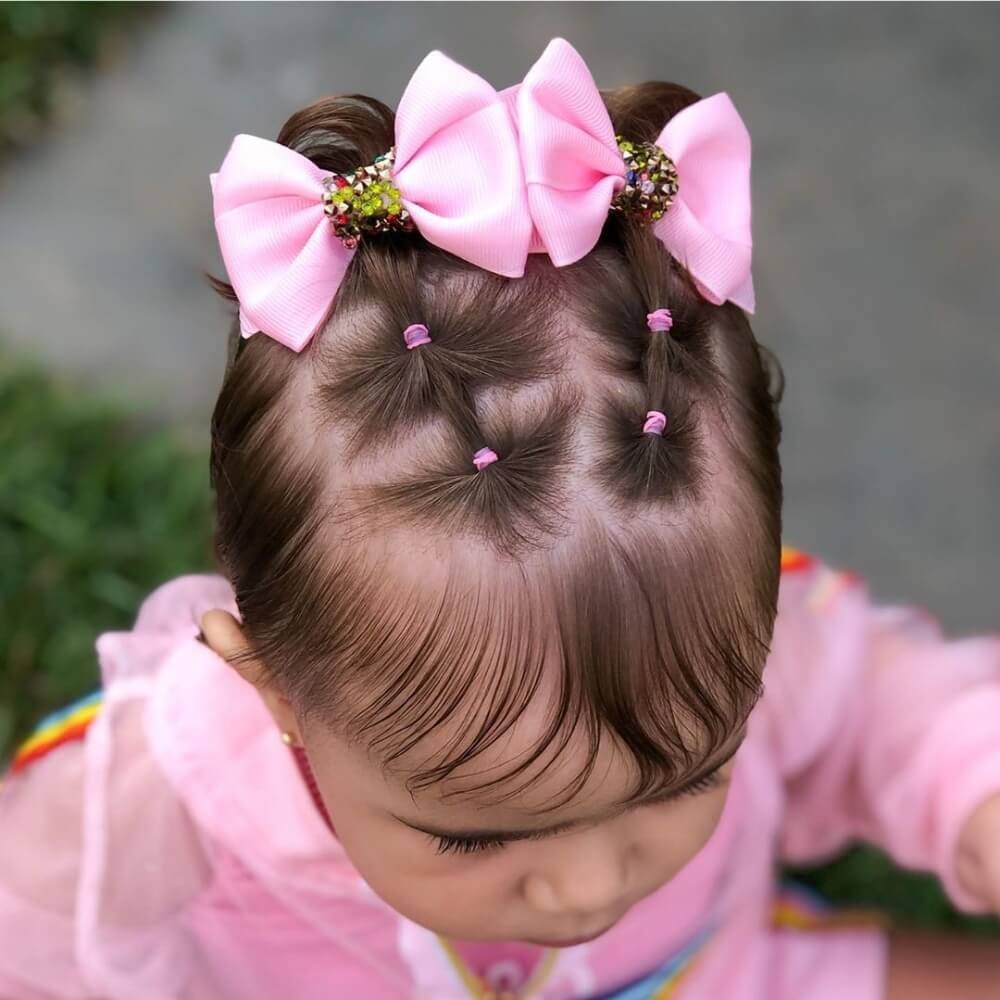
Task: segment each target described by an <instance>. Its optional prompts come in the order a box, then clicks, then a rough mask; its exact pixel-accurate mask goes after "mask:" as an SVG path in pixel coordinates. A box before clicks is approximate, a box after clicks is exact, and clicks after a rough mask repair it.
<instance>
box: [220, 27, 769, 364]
mask: <svg viewBox="0 0 1000 1000" xmlns="http://www.w3.org/2000/svg"><path fill="white" fill-rule="evenodd" d="M394 139H395V141H394V144H393V146H392V148H391V149H388V150H386V151H385V152H384V153H383V154H382V155H381V156H379V157H378V158H377V159H376V160H375V161H374V162H373V163H370V164H364V165H359V166H358V167H356V168H355V169H353V170H352V171H350V172H348V173H344V174H330V173H329V172H328V171H324V170H321V169H320V168H319V167H317V166H316V165H315V164H314V163H313V162H312V161H311V160H309V159H308V158H307V157H305V156H303V155H301V154H300V153H297V152H295V151H294V150H292V149H289V148H288V147H287V146H282V145H280V144H278V143H276V142H271V141H270V140H267V139H260V138H257V137H255V136H251V135H238V136H237V137H236V138H235V139H234V140H233V143H232V146H231V147H230V149H229V152H228V153H227V155H226V157H225V159H224V160H223V162H222V166H221V167H220V168H219V171H218V173H216V174H212V176H211V181H212V192H213V205H214V215H215V227H216V232H217V233H218V237H219V245H220V248H221V250H222V257H223V260H224V261H225V265H226V270H227V272H228V274H229V279H230V282H231V283H232V285H233V289H234V290H235V292H236V295H237V297H238V299H239V302H240V328H241V330H242V332H243V335H244V336H247V337H249V336H250V335H251V334H253V333H256V332H258V331H261V332H263V333H265V334H267V335H268V336H270V337H273V338H274V339H275V340H278V341H280V342H281V343H282V344H285V345H286V346H287V347H290V348H291V349H292V350H294V351H301V350H302V349H303V348H304V347H305V346H306V344H308V343H309V341H310V340H311V339H312V337H313V336H314V335H315V333H316V331H317V330H318V329H319V327H320V326H321V325H322V323H323V321H324V319H325V318H326V316H327V314H328V313H329V310H330V306H331V304H332V302H333V298H334V296H335V295H336V292H337V289H338V287H339V286H340V282H341V281H342V280H343V277H344V274H345V272H346V270H347V267H348V265H349V264H350V262H351V258H352V256H353V254H354V252H355V249H356V247H357V245H358V242H359V241H360V240H363V239H369V238H377V237H378V236H380V235H381V234H384V233H389V232H392V231H406V230H417V231H418V232H419V233H420V234H421V236H423V237H424V238H425V239H426V240H427V241H428V242H429V243H433V244H434V245H435V246H438V247H441V248H442V249H444V250H447V251H449V252H450V253H453V254H455V255H456V256H457V257H460V258H462V259H463V260H467V261H469V262H470V263H472V264H474V265H475V266H477V267H481V268H483V269H484V270H487V271H492V272H494V273H496V274H501V275H505V276H507V277H511V278H517V277H520V276H521V275H523V274H524V267H525V263H526V261H527V257H528V254H530V253H546V254H548V256H549V258H550V259H551V260H552V262H553V264H554V265H555V266H556V267H564V266H565V265H567V264H572V263H573V262H575V261H577V260H580V258H582V257H584V256H586V254H588V253H589V252H590V251H591V250H592V249H593V247H594V246H595V245H596V243H597V241H598V239H599V238H600V234H601V229H602V228H603V226H604V223H605V221H606V220H607V217H608V213H609V212H623V213H628V214H630V215H632V216H633V217H635V218H638V219H639V220H641V221H643V222H645V223H647V224H649V225H651V226H652V227H653V232H654V233H655V234H656V236H657V237H658V238H659V239H660V240H661V242H662V243H663V245H664V246H665V247H666V248H667V250H668V251H669V252H670V253H671V254H672V255H673V257H674V258H675V259H676V260H677V261H679V262H680V263H681V264H682V265H683V266H684V267H685V268H686V269H687V271H688V273H689V274H690V275H691V277H692V279H693V280H694V282H695V285H696V286H697V288H698V290H699V292H700V293H701V294H702V295H703V296H704V297H705V298H706V299H708V300H709V301H711V302H713V303H716V304H720V303H722V302H725V301H727V300H728V301H731V302H734V303H736V304H737V305H738V306H740V307H742V308H743V309H746V310H747V311H748V312H752V311H753V308H754V294H753V283H752V279H751V274H750V263H751V235H750V136H749V134H748V133H747V130H746V127H745V125H744V124H743V121H742V119H741V118H740V116H739V113H738V112H737V111H736V108H735V107H734V106H733V104H732V102H731V101H730V99H729V97H728V96H727V95H726V94H715V95H714V96H712V97H707V98H705V99H704V100H701V101H698V102H696V103H694V104H692V105H690V106H689V107H687V108H684V109H683V110H682V111H680V112H678V113H677V114H676V115H674V117H673V118H671V119H670V121H669V122H667V124H666V125H665V126H664V128H663V130H662V131H661V132H660V134H659V136H658V137H657V139H656V141H655V142H653V143H640V142H636V141H634V140H632V139H629V137H627V136H625V137H623V136H618V135H616V134H615V131H614V127H613V125H612V123H611V119H610V117H609V115H608V112H607V109H606V107H605V105H604V102H603V100H602V99H601V95H600V92H599V91H598V89H597V85H596V84H595V83H594V79H593V77H592V76H591V74H590V71H589V70H588V69H587V66H586V64H585V63H584V61H583V59H582V58H581V56H580V55H579V53H578V52H577V51H576V50H575V49H574V48H573V47H572V46H571V45H570V44H569V43H568V42H567V41H565V40H564V39H562V38H556V39H553V40H552V41H551V42H550V43H549V45H548V46H547V47H546V49H545V51H544V52H543V53H542V55H541V57H540V58H539V60H538V61H537V62H536V63H535V64H534V66H532V67H531V69H530V70H529V71H528V73H527V75H526V76H525V78H524V81H523V82H522V83H520V84H517V85H515V86H513V87H508V88H507V89H506V90H503V91H499V92H498V91H496V90H495V89H494V88H493V87H492V86H491V85H490V84H489V83H487V82H486V81H485V80H484V79H482V77H479V76H476V74H474V73H472V72H470V71H469V70H467V69H465V68H464V67H462V66H460V65H459V64H458V63H456V62H454V61H453V60H451V59H449V58H448V57H447V56H446V55H444V54H443V53H442V52H431V53H430V54H429V55H428V56H427V57H426V58H425V59H424V60H423V62H421V64H420V65H419V66H418V67H417V70H416V72H415V73H414V74H413V77H412V78H411V79H410V82H409V83H408V84H407V87H406V89H405V91H404V92H403V96H402V98H401V99H400V102H399V108H398V110H397V111H396V121H395V135H394Z"/></svg>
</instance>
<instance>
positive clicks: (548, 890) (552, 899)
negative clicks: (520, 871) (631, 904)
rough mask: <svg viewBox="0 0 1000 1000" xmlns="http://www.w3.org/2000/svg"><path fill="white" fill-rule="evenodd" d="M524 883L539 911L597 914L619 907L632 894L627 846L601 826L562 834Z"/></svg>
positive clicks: (615, 909)
mask: <svg viewBox="0 0 1000 1000" xmlns="http://www.w3.org/2000/svg"><path fill="white" fill-rule="evenodd" d="M550 846H551V847H552V850H551V851H549V852H547V854H546V856H545V857H544V858H540V859H539V865H538V867H537V868H536V869H535V870H534V871H532V873H531V874H530V875H529V876H528V878H527V879H526V880H525V883H524V892H525V896H526V897H527V901H528V903H529V904H530V905H531V906H532V907H533V908H534V909H535V910H537V911H538V912H539V913H545V914H551V915H559V916H563V917H566V916H580V917H587V916H591V917H593V916H595V915H597V914H603V915H609V914H611V913H614V912H617V910H618V909H619V908H620V901H621V900H622V899H623V898H624V897H625V896H626V895H627V894H628V875H629V872H628V868H629V863H628V849H627V846H625V845H623V844H622V843H621V842H618V843H616V842H615V839H614V838H611V837H609V836H608V835H607V833H606V832H603V831H599V830H590V831H581V832H579V833H576V834H573V835H572V836H567V837H559V838H558V839H557V840H555V841H553V842H552V844H551V845H550Z"/></svg>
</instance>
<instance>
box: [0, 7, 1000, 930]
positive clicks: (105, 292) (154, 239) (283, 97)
mask: <svg viewBox="0 0 1000 1000" xmlns="http://www.w3.org/2000/svg"><path fill="white" fill-rule="evenodd" d="M555 35H562V36H564V37H566V38H568V39H569V41H571V42H572V43H573V44H574V45H575V46H576V47H577V48H578V49H579V50H580V51H581V52H582V54H583V56H584V58H585V59H586V60H587V62H588V64H589V66H590V67H591V69H592V71H593V73H594V76H595V78H596V79H597V81H598V84H599V85H601V86H615V85H618V84H621V83H626V82H630V81H635V80H641V79H649V78H660V79H671V80H675V81H677V82H679V83H683V84H686V85H687V86H690V87H692V88H693V89H695V90H697V91H699V92H700V93H702V94H706V95H707V94H710V93H714V92H715V91H718V90H725V91H728V92H729V93H730V95H731V96H732V97H733V99H734V100H735V102H736V104H737V106H738V107H739V108H740V110H741V113H742V114H743V116H744V118H745V119H746V121H747V123H748V126H749V128H750V132H751V135H752V137H753V142H754V177H753V188H754V191H753V195H754V240H755V261H754V274H755V282H756V285H757V290H758V309H757V314H756V317H755V323H754V326H755V329H756V331H757V335H758V337H759V339H761V340H762V341H763V342H764V343H765V344H767V345H768V346H769V347H771V348H772V349H773V350H774V351H775V352H776V353H777V355H778V357H779V359H780V360H781V362H782V365H783V367H784V371H785V374H786V378H787V388H786V394H785V401H784V404H783V420H784V427H785V434H784V447H783V456H784V467H785V484H786V491H787V503H786V531H785V535H786V540H787V542H789V543H790V544H793V545H796V546H798V547H801V548H804V549H807V550H809V551H812V552H814V553H816V554H818V555H820V556H822V557H824V558H825V559H827V560H828V561H830V562H832V563H833V564H835V565H837V566H840V567H842V568H848V569H853V570H855V571H857V572H860V573H862V574H863V575H864V576H865V577H867V579H868V580H869V582H870V584H871V587H872V589H873V591H874V594H875V596H876V598H878V599H880V600H883V601H892V602H906V603H913V604H918V605H921V606H924V607H926V608H928V609H930V610H931V611H932V612H933V613H934V614H935V615H936V616H937V617H939V618H940V619H941V621H942V622H943V624H944V625H945V627H946V629H947V630H948V631H950V632H952V633H953V634H966V633H973V632H994V633H995V632H996V631H997V630H998V629H1000V599H998V596H997V595H998V591H1000V531H998V529H997V515H998V513H1000V330H998V325H1000V320H998V317H1000V273H998V271H1000V268H998V260H1000V181H998V177H1000V170H998V164H1000V120H998V117H997V107H998V103H1000V63H998V61H997V59H996V58H995V47H996V40H997V38H1000V7H998V6H996V5H981V6H980V5H975V6H972V5H970V6H966V5H961V4H948V5H944V4H941V5H935V4H920V5H910V4H888V5H876V4H868V5H856V4H845V5H824V4H810V5H802V6H800V5H792V4H774V5H770V4H754V5H749V4H734V5H729V4H699V5H673V4H660V3H650V4H645V3H643V4H633V3H614V4H609V3H583V4H576V3H567V4H557V3H540V2H539V3H524V4H506V3H498V4H490V3H477V4H467V5H462V4H423V3H406V4H394V3H383V4H377V5H376V4H348V3H344V4H325V3H313V4H299V3H252V4H251V3H224V4H216V3H188V4H159V5H147V4H74V3H30V2H22V3H0V657H2V661H0V663H2V665H0V759H3V758H4V757H5V756H6V755H7V754H8V753H9V751H10V750H11V748H12V746H13V745H14V743H15V741H16V740H18V739H19V738H21V737H23V735H24V734H25V732H26V731H27V730H28V729H30V727H31V726H32V724H33V723H34V721H35V720H36V719H37V717H38V716H39V715H40V714H41V713H43V712H45V711H48V710H51V709H53V708H56V707H59V706H60V705H62V704H65V703H66V702H67V701H69V700H71V699H72V698H74V697H77V696H79V695H81V694H84V693H87V692H88V691H90V690H93V689H94V688H95V687H96V685H97V675H96V667H95V661H94V654H93V642H94V637H95V636H96V635H97V634H98V633H99V632H101V631H105V630H108V629H113V628H123V627H127V626H128V624H129V623H130V621H131V619H132V617H133V616H134V613H135V610H136V607H137V605H138V603H139V601H140V600H141V599H142V597H143V595H144V594H145V593H147V592H148V590H149V589H150V588H151V587H152V586H154V585H155V584H157V583H159V582H161V581H163V580H165V579H168V578H170V577H171V576H175V575H177V574H179V573H183V572H189V571H197V570H202V569H204V568H207V567H209V566H210V548H209V544H208V538H209V534H210V503H209V494H208V483H207V461H206V452H207V437H208V417H209V414H210V411H211V407H212V403H213V400H214V395H215V393H216V391H217V389H218V385H219V382H220V379H221V376H222V372H223V368H224V362H225V354H226V349H225V348H226V345H225V341H226V326H227V324H226V312H225V310H224V308H223V306H222V304H221V302H220V301H219V300H217V298H216V297H215V296H214V295H213V293H211V291H210V290H209V288H208V285H207V283H206V282H205V280H204V277H203V274H204V272H205V271H210V272H212V273H215V274H221V273H222V268H221V262H220V260H219V258H218V255H217V250H216V247H215V242H214V230H213V227H212V217H211V210H210V209H211V205H210V197H209V184H208V174H209V173H210V172H211V171H213V170H215V169H216V168H217V167H218V165H219V163H220V162H221V160H222V158H223V156H224V155H225V152H226V149H227V148H228V145H229V142H230V141H231V139H232V137H233V135H235V134H236V133H238V132H250V133H254V134H257V135H261V136H266V137H271V138H273V137H274V136H275V135H276V134H277V132H278V130H279V128H280V127H281V125H282V123H283V122H284V120H285V119H286V118H287V117H288V116H289V115H290V114H291V113H292V112H293V111H295V110H296V109H298V108H299V107H301V106H302V105H304V104H306V103H308V102H309V101H311V100H313V99H314V98H316V97H317V96H320V95H323V94H327V93H334V92H343V91H360V92H364V93H368V94H371V95H373V96H376V97H379V98H381V99H382V100H384V101H386V102H387V103H389V104H391V105H395V103H396V102H397V100H398V98H399V95H400V94H401V92H402V90H403V88H404V86H405V84H406V81H407V80H408V78H409V76H410V75H411V73H412V72H413V69H414V68H415V67H416V65H417V64H418V63H419V61H420V59H421V58H422V57H423V56H424V55H425V54H426V53H427V52H428V51H429V50H431V49H433V48H441V49H443V50H444V51H446V52H447V53H448V54H449V55H451V56H453V57H454V58H456V59H457V60H458V61H460V62H462V63H464V64H466V65H468V66H469V67H470V68H472V69H474V70H475V71H476V72H478V73H480V74H481V75H483V76H485V77H486V78H488V79H489V80H490V81H491V82H493V83H494V84H495V85H496V86H497V87H498V88H499V87H502V86H507V85H508V84H510V83H514V82H516V81H517V80H519V79H520V78H521V77H522V76H523V74H524V72H525V71H526V70H527V68H528V67H529V65H530V64H531V62H532V61H533V60H534V59H535V58H537V56H538V55H539V54H540V53H541V51H542V49H543V48H544V46H545V43H546V42H547V41H548V40H549V39H550V38H551V37H553V36H555ZM808 877H809V878H810V880H811V881H813V882H814V883H815V884H817V885H819V886H821V887H822V888H823V889H825V890H826V891H828V892H829V893H831V894H832V895H833V896H834V897H835V898H838V899H848V900H852V901H856V902H864V903H877V904H882V905H885V906H888V907H889V908H890V909H891V910H893V911H894V912H896V913H897V914H901V915H902V916H903V918H904V919H906V920H910V921H913V920H916V921H918V922H929V923H941V922H952V921H955V920H956V919H957V918H956V916H955V915H954V914H952V913H951V912H950V911H949V909H948V907H947V905H946V904H945V902H944V900H943V899H942V898H941V896H940V894H939V893H938V891H937V889H936V888H935V887H934V885H933V883H932V882H931V881H930V880H927V879H922V878H919V877H911V876H903V875H901V874H900V873H896V872H894V871H893V870H892V869H891V866H889V865H888V863H887V862H886V861H885V859H884V858H882V857H881V856H880V855H878V854H877V853H876V852H873V851H861V852H853V853H852V854H851V855H850V856H849V857H848V858H847V859H846V860H845V861H842V862H840V863H839V864H837V865H834V866H832V867H829V868H825V869H823V870H822V871H820V872H818V873H811V874H810V875H809V876H808ZM976 926H979V927H987V928H991V927H992V926H993V925H990V924H985V923H979V924H977V925H976Z"/></svg>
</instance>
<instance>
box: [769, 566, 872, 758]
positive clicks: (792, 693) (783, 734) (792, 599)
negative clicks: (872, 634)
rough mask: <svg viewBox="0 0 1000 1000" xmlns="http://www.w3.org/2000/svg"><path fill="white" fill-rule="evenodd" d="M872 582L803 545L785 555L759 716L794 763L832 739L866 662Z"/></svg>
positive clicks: (777, 747)
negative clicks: (832, 729)
mask: <svg viewBox="0 0 1000 1000" xmlns="http://www.w3.org/2000/svg"><path fill="white" fill-rule="evenodd" d="M866 608H867V587H866V585H865V583H864V580H863V579H862V578H861V577H860V576H859V575H858V574H857V573H854V572H852V571H849V570H844V569H840V568H837V567H835V566H832V565H830V564H829V563H827V562H826V561H824V560H823V559H821V558H819V557H818V556H816V555H813V554H811V553H809V552H806V551H803V550H801V549H797V548H792V547H785V548H784V549H783V550H782V557H781V583H780V589H779V596H778V614H777V617H776V619H775V625H774V633H773V635H772V637H771V646H770V651H769V654H768V659H767V664H766V666H765V670H764V678H763V679H764V692H763V696H762V698H761V701H760V703H759V704H758V706H757V709H756V710H755V713H754V715H755V723H756V725H757V726H758V727H760V731H761V732H763V733H765V734H766V736H767V740H768V743H769V744H770V745H771V746H772V749H774V750H775V751H776V752H777V753H778V756H779V757H780V758H781V760H782V761H783V762H784V764H785V765H786V766H789V767H793V768H794V767H796V766H798V765H800V764H801V763H802V762H803V761H804V760H805V759H807V758H809V757H810V756H811V755H812V754H813V753H814V752H815V751H816V749H817V747H819V746H821V745H822V743H823V741H825V740H826V739H827V738H828V736H829V734H828V732H827V728H828V726H829V725H830V724H831V720H835V719H837V718H838V717H839V715H838V712H839V708H840V706H842V705H843V704H845V703H846V700H847V699H849V698H850V696H851V692H852V690H853V689H854V687H855V686H856V684H857V681H858V675H859V673H860V672H861V670H862V669H863V664H864V655H863V651H864V643H865V641H866V629H867V613H866Z"/></svg>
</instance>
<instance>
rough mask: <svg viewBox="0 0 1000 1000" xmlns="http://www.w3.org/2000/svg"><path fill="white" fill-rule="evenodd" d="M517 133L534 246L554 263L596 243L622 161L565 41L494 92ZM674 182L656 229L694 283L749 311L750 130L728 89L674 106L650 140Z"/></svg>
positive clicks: (621, 176)
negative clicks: (514, 82) (673, 171)
mask: <svg viewBox="0 0 1000 1000" xmlns="http://www.w3.org/2000/svg"><path fill="white" fill-rule="evenodd" d="M500 96H501V97H502V98H503V99H504V100H505V101H506V102H507V104H508V107H509V108H510V109H511V111H512V112H513V114H514V116H515V118H516V122H517V128H518V131H519V133H520V145H521V161H522V166H523V170H524V178H525V182H526V184H527V197H528V204H529V207H530V211H531V218H532V220H533V222H534V227H535V232H534V234H533V237H532V245H531V251H532V252H538V251H545V252H547V253H548V254H549V257H550V258H551V259H552V262H553V263H554V264H555V265H556V266H557V267H562V266H564V265H566V264H572V263H573V262H574V261H577V260H579V259H580V258H581V257H584V256H585V255H586V254H587V253H589V252H590V250H591V249H593V247H594V245H595V244H596V243H597V240H598V239H599V237H600V234H601V229H602V227H603V226H604V223H605V220H606V219H607V217H608V212H609V209H610V205H611V201H612V199H613V198H614V196H615V193H616V192H617V191H618V190H619V189H620V188H622V187H623V186H624V184H625V165H624V160H623V158H622V154H621V152H620V151H619V149H618V144H617V142H616V141H615V132H614V126H613V125H612V122H611V118H610V117H609V115H608V112H607V109H606V107H605V105H604V101H603V100H602V99H601V95H600V92H599V91H598V89H597V85H596V84H595V83H594V78H593V77H592V76H591V74H590V71H589V70H588V69H587V66H586V63H584V61H583V59H582V57H581V56H580V54H579V53H578V52H577V51H576V50H575V49H574V48H573V46H572V45H570V44H569V42H567V41H566V40H565V39H562V38H555V39H553V40H552V41H551V42H549V44H548V46H547V47H546V49H545V51H544V52H543V53H542V55H541V57H540V58H539V60H538V62H536V63H535V65H534V66H532V67H531V69H530V70H529V71H528V74H527V76H526V77H525V78H524V82H523V83H521V84H520V85H518V86H515V87H510V88H508V89H507V90H505V91H503V92H502V93H501V95H500ZM656 145H657V146H659V147H660V148H661V149H662V150H663V151H664V152H665V153H666V154H667V155H668V156H669V157H670V158H671V160H673V162H674V164H675V166H676V168H677V173H678V177H679V182H680V183H679V190H678V192H677V195H676V197H675V198H674V202H673V204H672V205H671V207H670V208H669V209H668V210H667V212H666V214H665V215H664V216H663V218H662V219H660V220H659V221H658V222H656V223H654V232H655V233H656V235H657V237H659V239H660V240H661V241H662V242H663V244H664V246H665V247H666V248H667V250H669V251H670V253H671V254H672V255H673V256H674V257H675V258H676V259H677V260H678V261H680V262H681V264H683V265H684V267H685V268H686V269H687V271H688V273H689V274H690V275H691V276H692V278H693V279H694V280H695V283H696V285H697V286H698V289H699V291H700V292H701V294H702V295H704V297H705V298H706V299H708V300H709V301H710V302H714V303H716V304H717V305H718V304H721V303H722V302H725V301H726V300H727V299H728V300H730V301H732V302H735V303H736V304H737V305H739V306H741V307H742V308H743V309H745V310H747V311H748V312H753V310H754V291H753V280H752V277H751V273H750V263H751V249H752V239H751V235H750V135H749V133H748V132H747V129H746V126H745V125H744V124H743V120H742V119H741V118H740V115H739V112H737V110H736V108H735V107H734V106H733V103H732V101H731V100H730V99H729V97H728V96H727V95H726V94H715V95H714V96H712V97H707V98H705V99H704V100H701V101H698V102H697V103H695V104H692V105H690V106H689V107H687V108H685V109H684V110H683V111H680V112H679V113H678V114H676V115H675V116H674V117H673V118H672V119H671V120H670V121H669V122H667V124H666V126H665V127H664V128H663V130H662V132H660V135H659V137H658V138H657V139H656Z"/></svg>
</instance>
